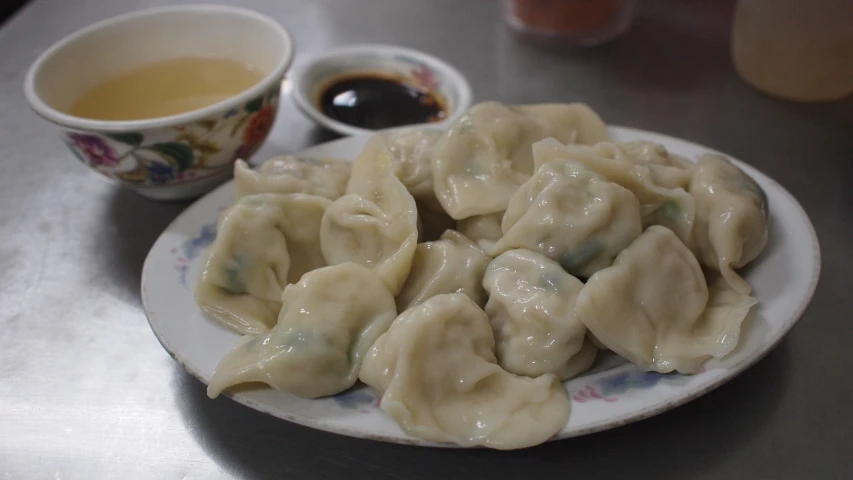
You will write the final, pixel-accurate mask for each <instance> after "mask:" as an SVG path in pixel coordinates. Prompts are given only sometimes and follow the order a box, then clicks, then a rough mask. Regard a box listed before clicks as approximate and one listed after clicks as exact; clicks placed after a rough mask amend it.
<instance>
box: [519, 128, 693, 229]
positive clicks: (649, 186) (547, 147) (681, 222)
mask: <svg viewBox="0 0 853 480" xmlns="http://www.w3.org/2000/svg"><path fill="white" fill-rule="evenodd" d="M651 148H652V147H651V146H650V144H639V143H631V144H628V147H627V148H626V147H624V146H622V145H620V144H616V143H612V142H601V143H597V144H595V145H592V146H587V145H563V144H561V143H560V142H558V141H556V140H554V139H553V138H549V139H546V140H543V141H541V142H537V143H535V144H533V147H532V149H533V159H534V162H535V165H536V168H539V167H540V166H541V165H543V164H545V163H547V162H550V161H552V160H554V159H568V160H573V161H576V162H579V163H581V164H583V165H584V166H585V167H586V168H588V169H589V170H592V171H593V172H595V173H597V174H599V175H601V176H602V177H604V178H606V179H607V180H609V181H611V182H613V183H616V184H618V185H620V186H622V187H624V188H627V189H628V190H630V191H631V193H633V194H634V195H636V196H637V199H638V200H639V202H640V215H641V216H642V219H643V226H645V227H648V226H650V225H663V226H665V227H667V228H669V229H670V230H672V231H673V232H675V233H676V234H677V235H678V237H679V238H681V240H682V241H683V242H685V243H687V242H688V240H689V238H690V233H691V231H692V230H693V222H694V217H695V212H696V207H695V202H694V200H693V197H692V196H691V195H690V194H689V193H687V191H686V190H684V188H682V185H684V186H686V182H688V181H689V179H690V173H691V170H689V169H685V168H682V167H678V166H668V165H659V164H655V163H643V162H654V161H659V162H664V161H669V157H663V156H662V155H663V153H665V151H664V152H663V153H662V152H655V150H652V149H651ZM631 152H633V154H634V155H637V156H636V157H634V156H632V153H631ZM685 161H686V160H685ZM676 177H677V178H676ZM659 182H663V183H667V182H668V183H669V185H665V184H661V183H659Z"/></svg>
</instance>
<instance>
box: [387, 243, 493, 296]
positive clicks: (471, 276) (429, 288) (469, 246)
mask: <svg viewBox="0 0 853 480" xmlns="http://www.w3.org/2000/svg"><path fill="white" fill-rule="evenodd" d="M489 261H491V258H489V257H488V256H487V255H486V254H485V253H484V252H483V250H482V249H480V247H478V246H477V245H476V244H475V243H473V242H472V241H471V240H469V239H468V238H466V237H465V236H464V235H462V234H461V233H459V232H457V231H454V230H448V231H446V232H444V234H443V235H442V236H441V238H440V239H439V240H437V241H434V242H425V243H419V244H418V246H417V248H416V249H415V258H414V260H413V261H412V269H411V272H410V273H409V278H408V279H406V284H405V285H404V286H403V290H402V291H401V292H400V294H399V295H398V296H397V311H400V312H402V311H405V310H406V309H408V308H410V307H412V306H414V305H417V304H419V303H423V302H424V301H426V300H427V299H429V298H431V297H434V296H436V295H438V294H441V293H464V294H465V295H467V296H468V297H469V298H470V299H471V300H473V301H474V303H476V304H477V305H478V306H480V307H482V306H483V305H485V303H486V292H485V291H484V290H483V286H482V281H483V274H484V273H485V272H486V266H488V265H489Z"/></svg>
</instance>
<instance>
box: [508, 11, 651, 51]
mask: <svg viewBox="0 0 853 480" xmlns="http://www.w3.org/2000/svg"><path fill="white" fill-rule="evenodd" d="M634 5H635V1H634V0H507V1H506V18H507V22H508V23H509V24H510V25H511V26H512V27H513V28H514V29H515V30H517V31H519V32H521V33H522V34H524V35H526V36H529V37H532V38H534V39H537V40H541V41H544V42H546V43H549V44H554V45H562V46H594V45H599V44H602V43H605V42H607V41H610V40H613V39H615V38H616V37H618V36H620V35H622V34H623V33H625V32H626V31H627V30H628V29H629V28H630V26H631V21H632V18H633V13H634Z"/></svg>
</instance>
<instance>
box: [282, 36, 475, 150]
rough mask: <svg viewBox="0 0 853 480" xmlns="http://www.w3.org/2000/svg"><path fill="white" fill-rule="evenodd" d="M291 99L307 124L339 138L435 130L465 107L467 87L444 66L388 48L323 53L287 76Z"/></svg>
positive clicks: (416, 54)
mask: <svg viewBox="0 0 853 480" xmlns="http://www.w3.org/2000/svg"><path fill="white" fill-rule="evenodd" d="M293 99H294V101H295V102H296V105H297V107H298V108H299V109H300V110H302V112H303V113H305V115H307V116H308V117H309V118H311V119H312V120H314V121H315V122H317V123H318V124H320V125H322V126H323V127H325V128H328V129H329V130H332V131H335V132H337V133H340V134H342V135H363V134H369V133H373V132H375V131H377V130H382V129H385V128H395V127H402V126H406V125H417V124H429V125H431V126H436V127H439V128H440V127H441V126H443V125H446V124H449V123H451V122H453V121H454V120H456V119H457V118H459V117H460V116H461V115H462V114H463V113H464V112H465V110H466V109H467V108H468V107H469V106H470V105H471V87H470V85H469V84H468V81H467V80H465V77H463V76H462V74H461V73H459V71H457V70H456V69H455V68H453V67H452V66H451V65H449V64H448V63H446V62H444V61H442V60H439V59H438V58H436V57H434V56H432V55H428V54H426V53H422V52H419V51H417V50H412V49H409V48H403V47H396V46H391V45H371V44H365V45H352V46H348V47H344V48H340V49H337V50H333V51H331V52H328V53H326V54H324V55H322V56H319V57H316V58H314V59H312V60H311V61H309V62H308V63H307V64H305V65H303V67H302V68H300V69H298V70H297V71H296V72H295V73H294V75H293Z"/></svg>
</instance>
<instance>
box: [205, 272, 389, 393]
mask: <svg viewBox="0 0 853 480" xmlns="http://www.w3.org/2000/svg"><path fill="white" fill-rule="evenodd" d="M282 303H283V307H282V309H281V312H280V313H279V317H278V323H277V324H276V326H275V327H274V328H273V329H272V330H271V331H269V332H268V333H265V334H262V335H260V336H257V337H254V338H253V337H250V336H246V337H244V338H243V339H242V340H241V341H240V343H239V344H238V345H237V346H236V347H235V348H234V349H233V350H232V351H231V352H230V353H228V355H226V356H225V358H223V359H222V361H221V362H220V363H219V365H218V366H217V367H216V370H215V371H214V372H213V377H212V378H211V379H210V384H209V385H208V388H207V394H208V396H210V397H211V398H215V397H216V396H218V395H219V394H220V393H221V392H222V391H223V390H224V389H226V388H229V387H231V386H234V385H239V384H244V383H250V382H262V383H265V384H267V385H269V386H271V387H272V388H274V389H276V390H282V391H285V392H290V393H293V394H296V395H299V396H300V397H306V398H316V397H322V396H326V395H334V394H336V393H339V392H342V391H344V390H346V389H347V388H349V387H351V386H353V384H355V382H356V380H357V378H358V372H359V370H360V368H361V364H362V361H363V359H364V356H365V354H366V353H367V351H368V349H369V348H370V346H371V345H372V344H373V342H374V341H375V340H376V339H377V338H378V337H379V336H380V335H381V334H382V333H384V332H385V331H386V330H387V329H388V326H389V325H391V322H392V321H393V320H394V318H395V317H396V315H397V310H396V307H395V305H394V297H392V296H391V293H390V292H389V291H388V289H387V287H385V284H384V283H383V282H382V281H381V280H380V279H379V277H377V276H376V275H375V274H374V273H373V272H371V271H370V270H368V269H366V268H364V267H362V266H360V265H356V264H354V263H343V264H340V265H335V266H331V267H323V268H319V269H317V270H314V271H313V272H310V273H307V274H305V276H304V277H302V280H301V281H300V282H299V283H296V284H291V285H288V286H287V287H286V288H285V289H284V294H283V296H282Z"/></svg>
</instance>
